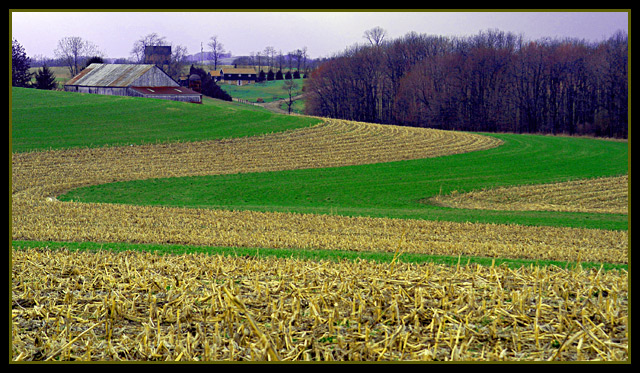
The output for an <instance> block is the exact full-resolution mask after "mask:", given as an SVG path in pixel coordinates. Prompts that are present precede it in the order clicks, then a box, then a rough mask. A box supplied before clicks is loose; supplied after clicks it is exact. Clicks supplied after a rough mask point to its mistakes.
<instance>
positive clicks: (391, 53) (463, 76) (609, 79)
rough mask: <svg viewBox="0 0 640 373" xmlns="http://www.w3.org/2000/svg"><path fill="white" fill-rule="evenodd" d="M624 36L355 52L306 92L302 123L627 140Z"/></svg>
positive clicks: (438, 40)
mask: <svg viewBox="0 0 640 373" xmlns="http://www.w3.org/2000/svg"><path fill="white" fill-rule="evenodd" d="M627 72H628V36H627V34H626V33H625V32H617V33H615V34H614V35H613V36H611V37H610V38H609V39H607V40H604V41H601V42H586V41H584V40H575V39H564V40H558V39H541V40H535V41H528V40H525V39H524V37H522V36H517V35H514V34H512V33H505V32H502V31H499V30H488V31H483V32H480V33H479V34H478V35H475V36H469V37H443V36H433V35H425V34H417V33H409V34H407V35H405V36H404V37H401V38H398V39H395V40H391V41H384V42H380V43H371V44H370V45H356V46H353V47H351V48H348V49H347V50H345V51H344V52H343V53H341V54H340V55H337V56H335V57H333V58H331V59H330V60H328V61H326V62H324V63H323V64H322V65H320V66H319V67H318V68H317V69H316V70H314V72H313V73H312V74H311V76H310V79H309V80H308V81H307V83H306V87H305V92H306V96H307V101H306V113H307V114H310V115H319V116H326V117H332V118H342V119H351V120H358V121H365V122H374V123H387V124H399V125H408V126H420V127H431V128H442V129H450V130H463V131H488V132H516V133H551V134H572V135H574V134H586V135H595V136H606V137H621V138H626V137H627V136H628V115H627V112H628V83H627V81H628V80H627V79H628V73H627Z"/></svg>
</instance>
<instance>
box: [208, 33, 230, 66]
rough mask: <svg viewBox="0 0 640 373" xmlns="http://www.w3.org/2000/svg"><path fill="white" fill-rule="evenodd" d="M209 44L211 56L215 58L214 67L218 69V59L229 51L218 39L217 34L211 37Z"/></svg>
mask: <svg viewBox="0 0 640 373" xmlns="http://www.w3.org/2000/svg"><path fill="white" fill-rule="evenodd" d="M207 46H208V47H209V48H211V58H212V59H213V69H214V70H217V69H218V60H219V59H220V58H221V57H222V55H223V54H224V53H226V52H227V51H226V50H225V49H224V45H223V44H222V43H221V42H220V41H219V40H218V36H217V35H214V36H212V37H211V38H210V39H209V43H208V44H207Z"/></svg>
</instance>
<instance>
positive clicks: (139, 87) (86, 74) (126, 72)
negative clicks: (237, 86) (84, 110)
mask: <svg viewBox="0 0 640 373" xmlns="http://www.w3.org/2000/svg"><path fill="white" fill-rule="evenodd" d="M64 90H65V91H67V92H80V93H94V94H101V95H115V96H133V97H150V98H159V99H165V100H173V101H184V102H194V103H202V94H200V93H199V92H196V91H194V90H191V89H189V88H185V87H181V86H180V85H179V84H178V83H177V82H176V81H175V80H173V79H171V77H170V76H169V75H167V74H166V73H165V72H164V71H162V70H161V69H160V68H158V67H157V66H156V65H151V64H144V65H137V64H99V63H93V64H91V65H89V66H87V68H85V69H84V70H82V71H81V72H80V73H79V74H78V75H76V76H74V77H73V78H71V79H70V80H69V81H67V83H66V84H65V85H64Z"/></svg>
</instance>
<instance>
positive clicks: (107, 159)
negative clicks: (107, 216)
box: [12, 119, 502, 201]
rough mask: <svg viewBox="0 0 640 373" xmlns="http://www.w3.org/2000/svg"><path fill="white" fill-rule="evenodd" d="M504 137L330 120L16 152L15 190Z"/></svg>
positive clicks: (369, 156)
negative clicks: (251, 131) (208, 136)
mask: <svg viewBox="0 0 640 373" xmlns="http://www.w3.org/2000/svg"><path fill="white" fill-rule="evenodd" d="M501 143H502V142H501V140H498V139H496V138H492V137H487V136H479V135H474V134H468V133H463V132H455V131H441V130H433V129H424V128H410V127H399V126H385V125H379V124H370V123H361V122H351V121H344V120H329V119H327V120H325V122H324V123H322V124H319V125H316V126H313V127H309V128H303V129H298V130H292V131H285V132H280V133H274V134H269V135H263V136H256V137H246V138H234V139H225V140H215V141H204V142H193V143H170V144H153V145H140V146H124V147H103V148H89V149H69V150H56V151H43V152H30V153H14V154H12V165H13V168H12V197H13V199H14V200H20V199H25V198H26V199H36V200H37V201H43V200H44V199H45V198H46V197H55V196H57V195H60V194H62V193H63V192H65V191H68V190H70V189H73V188H78V187H81V186H87V185H95V184H103V183H110V182H115V181H125V180H139V179H149V178H159V177H179V176H196V175H216V174H229V173H244V172H264V171H281V170H292V169H301V168H318V167H339V166H348V165H357V164H367V163H381V162H391V161H400V160H406V159H419V158H427V157H437V156H442V155H448V154H457V153H463V152H470V151H475V150H482V149H489V148H492V147H496V146H498V145H500V144H501Z"/></svg>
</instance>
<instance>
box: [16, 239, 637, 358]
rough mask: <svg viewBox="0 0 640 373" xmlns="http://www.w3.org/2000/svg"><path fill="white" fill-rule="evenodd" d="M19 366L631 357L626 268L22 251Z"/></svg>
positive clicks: (18, 280) (18, 269) (18, 303)
mask: <svg viewBox="0 0 640 373" xmlns="http://www.w3.org/2000/svg"><path fill="white" fill-rule="evenodd" d="M12 254H13V278H14V281H13V286H12V325H13V328H12V342H13V344H12V359H13V360H17V361H31V360H48V361H51V360H104V361H106V360H141V361H147V360H159V361H209V360H233V361H240V360H252V361H276V360H282V361H318V360H320V361H332V360H336V361H345V360H352V361H359V360H362V361H388V360H420V361H423V360H424V361H460V360H466V361H482V360H491V361H494V360H495V361H497V360H545V361H549V360H551V361H553V360H562V361H569V360H605V361H611V360H616V361H620V360H626V359H628V357H629V356H628V332H627V317H628V315H627V310H628V304H627V302H628V282H627V273H626V272H625V271H606V272H605V271H599V270H597V269H592V270H585V269H582V268H581V267H580V266H577V267H575V268H571V269H567V268H559V267H553V266H551V267H545V268H542V267H536V266H530V267H521V268H518V269H510V268H508V267H506V266H485V267H483V266H478V265H470V264H466V265H465V264H464V263H460V264H459V265H458V266H457V267H446V266H441V265H435V264H433V263H431V264H420V265H416V264H407V263H403V262H402V261H401V260H400V261H397V262H394V264H393V265H391V264H389V263H386V264H381V263H376V262H368V261H356V262H351V261H343V262H331V261H301V260H296V259H276V258H244V257H225V256H207V255H204V254H188V255H165V256H159V255H155V254H150V253H139V252H125V253H120V254H115V253H112V252H108V251H97V252H69V251H67V250H65V249H62V250H50V249H47V248H42V249H26V250H23V249H15V250H13V251H12Z"/></svg>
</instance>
